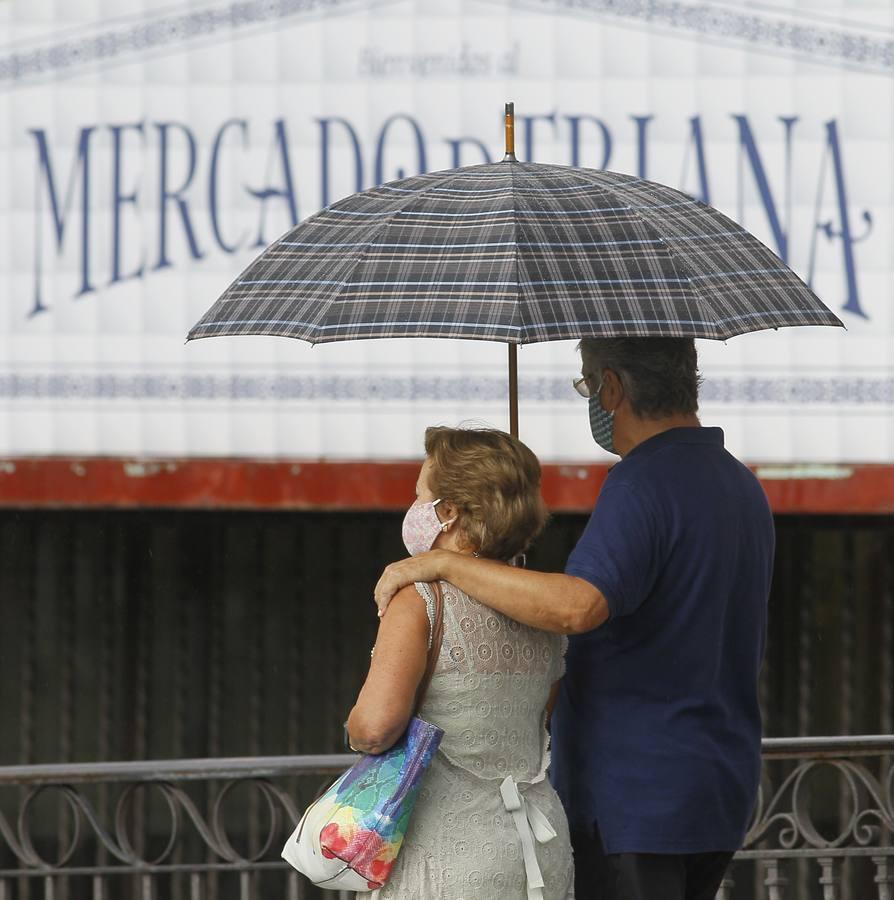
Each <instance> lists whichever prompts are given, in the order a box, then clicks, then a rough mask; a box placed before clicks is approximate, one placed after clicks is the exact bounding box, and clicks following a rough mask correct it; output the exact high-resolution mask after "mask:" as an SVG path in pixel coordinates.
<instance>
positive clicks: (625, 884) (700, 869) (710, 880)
mask: <svg viewBox="0 0 894 900" xmlns="http://www.w3.org/2000/svg"><path fill="white" fill-rule="evenodd" d="M571 845H572V847H573V849H574V891H575V895H576V900H714V895H715V894H716V893H717V890H718V888H719V887H720V882H721V881H723V876H724V874H725V873H726V868H727V866H728V865H729V861H730V859H731V858H732V853H687V854H680V855H676V854H674V855H670V854H667V855H666V854H659V853H617V854H610V855H608V854H606V853H605V852H604V851H603V849H602V841H601V840H600V838H599V833H598V831H595V830H594V831H586V830H579V829H572V830H571Z"/></svg>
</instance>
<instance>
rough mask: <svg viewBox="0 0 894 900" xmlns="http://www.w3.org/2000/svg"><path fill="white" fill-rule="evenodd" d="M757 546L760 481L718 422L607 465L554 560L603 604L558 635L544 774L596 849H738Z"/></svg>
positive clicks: (763, 543)
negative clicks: (597, 620) (598, 841)
mask: <svg viewBox="0 0 894 900" xmlns="http://www.w3.org/2000/svg"><path fill="white" fill-rule="evenodd" d="M773 549H774V534H773V519H772V516H771V513H770V508H769V504H768V503H767V498H766V495H765V494H764V491H763V488H762V487H761V485H760V483H759V482H758V480H757V479H756V478H755V476H754V475H753V474H752V473H751V472H750V471H749V469H748V468H746V467H745V466H744V465H742V464H741V463H740V462H739V461H738V460H736V459H735V457H733V456H732V455H731V454H730V453H728V452H727V451H726V450H725V449H724V447H723V432H722V431H721V430H720V429H719V428H674V429H671V430H669V431H665V432H662V433H661V434H658V435H656V436H655V437H652V438H650V439H649V440H647V441H644V442H643V443H642V444H639V445H638V446H637V447H635V448H634V449H633V450H632V451H631V452H630V453H629V454H628V455H627V456H626V457H624V459H623V460H622V461H621V462H620V463H618V464H617V465H616V466H614V467H613V468H612V470H611V471H610V472H609V475H608V478H607V479H606V481H605V484H604V486H603V488H602V491H601V493H600V495H599V499H598V501H597V503H596V507H595V509H594V510H593V514H592V515H591V517H590V520H589V522H588V524H587V527H586V530H585V531H584V533H583V535H582V537H581V538H580V541H579V542H578V544H577V546H576V547H575V548H574V551H573V552H572V554H571V556H570V557H569V559H568V564H567V566H566V569H565V571H566V573H567V574H569V575H575V576H577V577H579V578H583V579H585V580H586V581H589V582H590V583H591V584H593V585H595V586H596V587H597V588H599V590H600V591H601V592H602V593H603V595H604V596H605V599H606V600H607V602H608V606H609V610H610V613H611V614H610V617H609V619H608V621H607V622H606V623H605V624H603V625H602V626H601V627H599V628H597V629H595V630H593V631H591V632H589V633H587V634H582V635H576V636H574V637H572V638H571V640H570V646H569V650H568V659H567V674H566V677H565V679H564V680H563V682H562V687H561V690H560V693H559V698H558V701H557V704H556V709H555V712H554V715H553V724H552V733H553V762H552V774H551V777H552V780H553V783H554V784H555V786H556V789H557V790H558V792H559V795H560V796H561V798H562V801H563V803H564V805H565V808H566V811H567V812H568V817H569V820H570V821H571V823H572V825H573V826H584V827H587V826H589V825H591V824H592V823H595V824H596V825H597V826H598V828H599V832H600V834H601V837H602V842H603V845H604V847H605V850H606V852H607V853H633V852H638V853H703V852H711V851H727V850H736V849H738V848H739V847H740V846H741V843H742V838H743V837H744V834H745V829H746V826H747V824H748V821H749V819H750V816H751V813H752V810H753V807H754V802H755V797H756V794H757V787H758V780H759V777H760V765H761V756H760V740H761V719H760V710H759V708H758V697H757V682H758V670H759V668H760V664H761V657H762V655H763V648H764V633H765V629H766V620H767V596H768V594H769V591H770V578H771V573H772V567H773Z"/></svg>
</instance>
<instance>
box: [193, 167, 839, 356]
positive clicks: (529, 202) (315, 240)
mask: <svg viewBox="0 0 894 900" xmlns="http://www.w3.org/2000/svg"><path fill="white" fill-rule="evenodd" d="M841 324H842V323H841V322H840V321H839V319H838V318H837V317H836V316H835V315H833V313H832V312H831V311H830V310H829V309H827V308H826V307H825V306H824V305H823V303H822V302H821V301H820V300H819V299H818V298H817V297H816V295H815V294H814V293H813V292H812V291H811V290H810V289H809V288H808V287H807V285H806V284H804V282H802V281H801V280H800V279H799V278H798V276H797V275H795V274H794V272H792V271H791V270H790V269H789V268H788V267H787V266H786V265H785V264H784V263H783V262H782V261H781V260H780V259H779V258H778V257H777V256H776V255H775V254H773V253H772V252H771V251H770V250H769V249H767V248H766V247H765V246H764V245H763V244H762V243H761V242H760V241H758V240H757V238H755V237H754V236H753V235H751V234H750V233H749V232H748V231H746V230H745V229H744V228H742V227H741V226H740V225H737V224H736V223H735V222H733V221H732V220H731V219H729V218H727V217H726V216H725V215H723V214H722V213H720V212H718V211H717V210H716V209H713V208H712V207H710V206H706V205H705V204H703V203H700V202H699V201H697V200H694V199H693V198H692V197H690V196H689V195H687V194H684V193H682V192H680V191H677V190H674V189H673V188H669V187H666V186H665V185H662V184H657V183H655V182H652V181H646V180H644V179H641V178H634V177H631V176H629V175H619V174H616V173H613V172H606V171H597V170H591V169H580V168H570V167H565V166H551V165H536V164H531V163H520V162H516V161H515V160H511V159H510V160H506V161H503V162H498V163H494V164H490V165H479V166H469V167H467V168H462V169H454V170H450V171H446V172H437V173H434V174H428V175H420V176H417V177H413V178H407V179H405V180H403V181H396V182H393V183H391V184H385V185H382V186H380V187H376V188H373V189H372V190H368V191H364V192H363V193H359V194H354V195H353V196H350V197H348V198H346V199H345V200H342V201H340V202H338V203H335V204H333V205H332V206H330V207H328V208H327V209H324V210H322V211H321V212H319V213H317V214H316V215H313V216H311V217H310V218H309V219H307V220H305V221H304V222H302V223H301V224H300V225H298V226H297V227H296V228H294V229H292V230H291V231H290V232H288V233H287V234H286V235H285V236H284V237H282V238H281V239H280V240H278V241H276V242H275V243H274V244H272V245H271V246H270V247H268V248H267V249H266V250H265V251H264V252H263V253H262V254H261V255H260V256H259V257H258V258H257V259H256V260H255V261H254V262H253V263H251V265H250V266H249V267H248V268H247V269H246V270H245V271H244V272H243V273H242V274H241V275H240V276H239V277H238V278H237V279H236V280H235V281H234V282H233V284H232V285H230V287H229V288H228V289H227V290H226V291H225V292H224V294H223V295H222V296H221V297H220V299H219V300H218V301H217V302H216V303H215V304H214V305H213V306H212V307H211V308H210V309H209V310H208V312H207V313H206V314H205V315H204V316H203V317H202V318H201V320H200V321H199V322H198V323H197V324H196V325H195V326H194V327H193V328H192V330H191V331H190V332H189V339H193V338H203V337H212V336H216V335H235V334H267V335H283V336H287V337H294V338H301V339H302V340H305V341H310V342H311V343H314V344H316V343H322V342H326V341H343V340H357V339H361V338H394V337H437V338H441V337H450V338H466V339H480V340H489V341H503V342H509V343H514V344H526V343H531V342H535V341H551V340H560V339H563V338H581V337H602V336H638V337H648V336H660V337H699V338H715V339H719V340H725V339H726V338H730V337H733V336H734V335H737V334H742V333H743V332H748V331H758V330H761V329H765V328H782V327H784V326H789V325H841Z"/></svg>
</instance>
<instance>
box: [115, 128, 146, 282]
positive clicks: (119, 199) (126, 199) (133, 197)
mask: <svg viewBox="0 0 894 900" xmlns="http://www.w3.org/2000/svg"><path fill="white" fill-rule="evenodd" d="M109 127H110V129H111V132H112V147H113V150H112V161H113V162H112V165H113V172H112V280H111V281H110V282H109V284H110V285H113V284H115V283H116V282H119V281H126V280H127V279H129V278H142V277H143V271H144V267H145V258H144V256H143V254H142V253H141V254H140V264H139V266H138V268H137V269H136V270H135V271H133V272H130V273H129V274H127V275H122V274H121V243H122V242H121V230H122V229H121V208H122V207H123V206H124V205H125V204H130V205H132V206H134V207H137V204H138V202H139V200H138V196H137V191H136V189H134V191H133V192H131V193H130V194H125V193H123V192H122V190H121V169H122V168H123V166H122V165H121V162H122V160H121V157H122V152H121V150H122V145H123V137H124V132H125V131H127V130H128V129H132V130H133V131H136V132H137V133H138V134H139V135H140V138H141V139H142V138H144V137H145V132H144V131H143V123H142V122H135V123H133V124H131V125H111V126H109Z"/></svg>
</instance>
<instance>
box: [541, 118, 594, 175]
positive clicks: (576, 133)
mask: <svg viewBox="0 0 894 900" xmlns="http://www.w3.org/2000/svg"><path fill="white" fill-rule="evenodd" d="M565 118H566V119H568V124H569V125H571V165H572V166H579V165H580V126H581V122H583V121H587V122H592V123H593V124H594V125H595V126H596V127H597V128H598V129H599V132H600V134H601V135H602V162H601V163H599V165H598V166H596V167H595V168H597V169H605V168H607V167H608V161H609V160H610V159H611V155H612V135H611V132H610V131H609V130H608V127H607V126H606V124H605V122H603V121H602V119H597V118H596V117H595V116H566V117H565ZM529 158H530V157H529Z"/></svg>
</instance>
